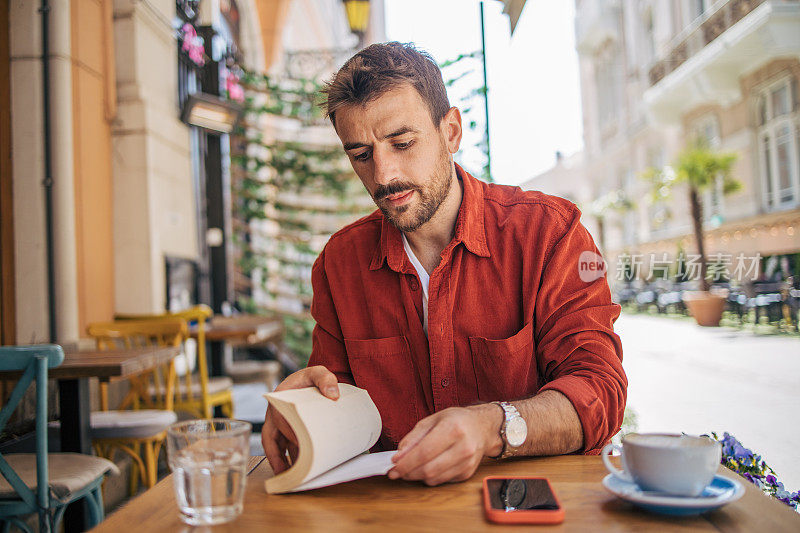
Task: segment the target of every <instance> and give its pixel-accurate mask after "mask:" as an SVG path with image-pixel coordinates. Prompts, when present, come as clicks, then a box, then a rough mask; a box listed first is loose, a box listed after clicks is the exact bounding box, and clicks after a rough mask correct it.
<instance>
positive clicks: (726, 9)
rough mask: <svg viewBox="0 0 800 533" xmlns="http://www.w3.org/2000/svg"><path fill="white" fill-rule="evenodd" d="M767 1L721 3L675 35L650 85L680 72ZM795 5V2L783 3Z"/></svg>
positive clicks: (654, 68) (654, 69)
mask: <svg viewBox="0 0 800 533" xmlns="http://www.w3.org/2000/svg"><path fill="white" fill-rule="evenodd" d="M765 1H766V0H720V1H719V2H716V3H715V4H714V5H712V6H711V8H710V9H709V10H708V11H706V12H705V13H703V15H701V16H700V17H698V18H697V19H695V20H694V22H692V23H691V24H689V25H688V26H687V27H686V28H685V29H684V30H683V31H681V32H680V33H679V34H678V35H676V36H675V38H674V39H672V41H671V42H670V43H669V45H668V46H667V50H668V52H667V55H666V56H665V57H663V58H662V59H660V60H659V61H657V62H656V63H655V64H654V65H653V66H652V67H650V72H649V76H650V86H653V85H655V84H657V83H658V82H660V81H661V80H662V79H664V77H665V76H667V74H669V73H671V72H673V71H674V70H677V69H678V67H680V66H681V65H682V64H683V63H685V62H686V60H688V59H689V58H690V57H692V56H693V55H694V54H696V53H698V52H699V51H700V50H702V49H703V47H705V46H707V45H708V44H709V43H711V42H713V41H714V40H715V39H716V38H717V37H719V36H720V35H722V34H723V33H725V31H727V30H728V29H729V28H730V27H731V26H733V25H734V24H736V23H737V22H739V21H740V20H742V19H743V18H744V17H745V16H747V15H748V14H749V13H751V12H752V11H753V10H754V9H755V8H757V7H758V6H759V5H761V4H763V3H764V2H765ZM784 1H785V2H795V1H796V0H784Z"/></svg>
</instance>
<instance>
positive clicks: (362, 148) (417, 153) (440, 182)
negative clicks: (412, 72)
mask: <svg viewBox="0 0 800 533" xmlns="http://www.w3.org/2000/svg"><path fill="white" fill-rule="evenodd" d="M454 115H455V119H454V118H453V117H454ZM453 120H457V122H458V128H457V129H458V131H457V134H455V135H454V134H453V131H454V128H453V124H452V122H453ZM336 132H337V133H338V134H339V138H340V139H341V140H342V145H343V146H344V149H345V151H346V152H347V155H348V157H349V158H350V163H351V164H352V165H353V170H355V172H356V174H358V177H359V178H361V181H362V183H363V184H364V186H365V187H366V188H367V191H368V192H369V193H370V195H372V198H373V200H374V201H375V204H376V205H377V206H378V208H380V210H381V211H382V212H383V215H384V216H385V217H386V219H387V220H388V221H389V222H391V223H392V224H393V225H394V226H395V227H397V228H398V229H399V230H400V231H403V232H412V231H415V230H416V229H418V228H419V227H420V226H422V225H423V224H425V223H426V222H428V221H429V220H430V219H431V217H433V215H434V214H435V213H436V211H437V209H438V208H439V206H440V205H441V203H442V202H443V201H444V199H445V198H446V197H447V194H448V192H449V190H450V187H451V184H452V180H453V165H452V160H451V154H452V153H455V152H456V151H457V150H458V144H459V142H460V140H461V122H460V116H458V110H456V109H451V110H450V112H449V113H448V115H447V116H446V117H445V118H444V119H443V120H442V127H441V128H440V127H438V126H437V125H435V124H434V123H433V120H432V118H431V115H430V111H429V110H428V106H427V105H425V102H424V101H423V100H422V97H421V96H420V95H419V93H418V92H417V91H416V89H414V87H413V86H411V85H408V84H404V85H401V86H399V87H397V88H396V89H392V90H390V91H388V92H386V93H385V94H383V95H381V96H380V97H378V98H376V99H375V100H373V101H371V102H369V103H367V104H366V105H364V106H360V105H348V106H344V107H341V108H339V109H337V111H336Z"/></svg>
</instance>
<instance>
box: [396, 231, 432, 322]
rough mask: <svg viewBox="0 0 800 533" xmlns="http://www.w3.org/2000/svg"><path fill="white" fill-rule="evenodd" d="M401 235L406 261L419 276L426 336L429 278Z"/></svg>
mask: <svg viewBox="0 0 800 533" xmlns="http://www.w3.org/2000/svg"><path fill="white" fill-rule="evenodd" d="M401 235H402V237H403V248H404V249H405V251H406V255H407V256H408V260H409V261H411V264H412V265H414V270H416V271H417V275H418V276H419V282H420V284H421V285H422V315H423V322H422V329H423V330H425V335H427V334H428V282H430V280H431V277H430V276H429V275H428V272H427V271H426V270H425V268H424V267H423V266H422V263H420V262H419V259H417V256H416V255H414V251H413V250H412V249H411V245H410V244H408V239H406V235H405V233H401Z"/></svg>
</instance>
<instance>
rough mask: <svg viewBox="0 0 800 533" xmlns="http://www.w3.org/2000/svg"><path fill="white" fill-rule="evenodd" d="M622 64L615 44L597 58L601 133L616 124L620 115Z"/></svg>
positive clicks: (598, 115)
mask: <svg viewBox="0 0 800 533" xmlns="http://www.w3.org/2000/svg"><path fill="white" fill-rule="evenodd" d="M620 63H621V62H620V61H619V50H618V47H617V46H616V45H615V44H614V43H608V44H607V45H606V46H604V47H603V48H602V49H601V50H600V52H598V54H597V57H596V61H595V83H596V84H597V119H598V121H599V124H598V127H599V130H600V131H603V130H604V129H605V127H606V125H607V124H608V123H610V122H614V121H615V120H616V119H617V115H618V114H619V108H620V95H621V83H620V82H621V78H622V66H621V64H620Z"/></svg>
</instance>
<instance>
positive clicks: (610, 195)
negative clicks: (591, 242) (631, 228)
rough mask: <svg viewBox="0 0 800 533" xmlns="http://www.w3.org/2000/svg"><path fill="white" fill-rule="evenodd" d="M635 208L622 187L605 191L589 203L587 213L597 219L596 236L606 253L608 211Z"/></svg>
mask: <svg viewBox="0 0 800 533" xmlns="http://www.w3.org/2000/svg"><path fill="white" fill-rule="evenodd" d="M635 208H636V205H635V204H634V203H633V201H631V200H630V199H629V198H628V195H627V194H626V193H625V191H624V190H622V189H617V190H614V191H611V192H607V193H606V194H604V195H602V196H601V197H599V198H597V199H596V200H594V201H593V202H592V203H591V204H589V214H591V215H592V216H593V217H594V218H595V220H597V233H598V235H597V238H598V240H599V241H600V242H599V244H600V250H601V251H602V253H606V217H607V216H608V213H609V212H615V213H626V212H628V211H632V210H633V209H635Z"/></svg>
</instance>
